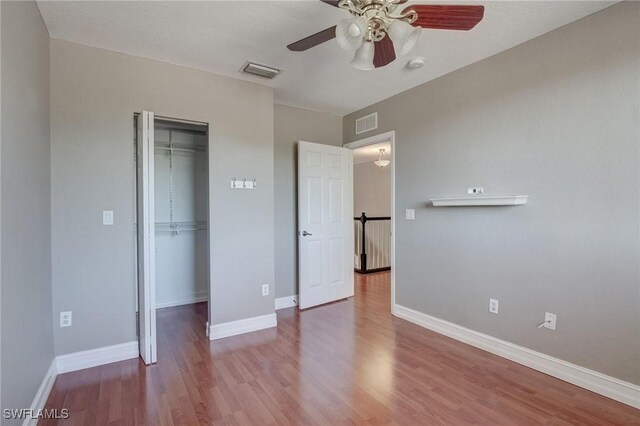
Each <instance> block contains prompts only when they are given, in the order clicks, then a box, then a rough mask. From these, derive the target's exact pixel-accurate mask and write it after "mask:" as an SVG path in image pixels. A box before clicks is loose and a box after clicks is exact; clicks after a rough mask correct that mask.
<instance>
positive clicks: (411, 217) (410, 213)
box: [405, 209, 416, 220]
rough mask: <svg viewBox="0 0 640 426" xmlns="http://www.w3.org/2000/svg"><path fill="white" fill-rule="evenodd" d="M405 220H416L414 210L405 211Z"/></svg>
mask: <svg viewBox="0 0 640 426" xmlns="http://www.w3.org/2000/svg"><path fill="white" fill-rule="evenodd" d="M405 219H406V220H416V211H415V209H406V210H405Z"/></svg>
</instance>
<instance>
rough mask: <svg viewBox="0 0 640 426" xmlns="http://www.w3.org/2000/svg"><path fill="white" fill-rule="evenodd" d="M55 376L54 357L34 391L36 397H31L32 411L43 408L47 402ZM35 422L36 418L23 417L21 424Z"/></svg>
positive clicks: (27, 425)
mask: <svg viewBox="0 0 640 426" xmlns="http://www.w3.org/2000/svg"><path fill="white" fill-rule="evenodd" d="M56 376H57V370H56V360H55V359H54V360H53V361H51V365H49V369H48V370H47V372H46V373H45V375H44V379H42V383H41V384H40V388H39V389H38V392H37V393H36V397H35V398H33V403H32V404H31V407H30V408H31V410H33V411H32V412H33V413H37V412H38V411H40V410H42V409H43V408H44V405H45V404H46V403H47V399H48V398H49V393H51V388H53V383H54V382H55V381H56ZM37 424H38V418H26V419H24V422H22V425H23V426H32V425H33V426H35V425H37Z"/></svg>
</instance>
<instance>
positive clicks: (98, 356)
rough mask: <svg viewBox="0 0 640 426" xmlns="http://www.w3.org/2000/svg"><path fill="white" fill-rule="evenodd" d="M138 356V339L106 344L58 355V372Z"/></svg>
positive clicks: (81, 368) (66, 371)
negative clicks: (117, 343) (111, 344)
mask: <svg viewBox="0 0 640 426" xmlns="http://www.w3.org/2000/svg"><path fill="white" fill-rule="evenodd" d="M137 357H138V341H133V342H127V343H121V344H119V345H113V346H104V347H102V348H96V349H90V350H88V351H81V352H74V353H70V354H66V355H60V356H58V357H56V366H57V371H58V374H62V373H68V372H70V371H77V370H83V369H85V368H91V367H97V366H98V365H104V364H111V363H112V362H118V361H124V360H126V359H132V358H137Z"/></svg>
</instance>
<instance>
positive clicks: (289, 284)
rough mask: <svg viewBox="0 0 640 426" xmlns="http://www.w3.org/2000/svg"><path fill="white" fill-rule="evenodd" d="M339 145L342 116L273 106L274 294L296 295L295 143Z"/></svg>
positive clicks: (279, 295)
mask: <svg viewBox="0 0 640 426" xmlns="http://www.w3.org/2000/svg"><path fill="white" fill-rule="evenodd" d="M301 140H302V141H307V142H316V143H322V144H327V145H336V146H340V145H342V118H341V117H338V116H335V115H330V114H323V113H318V112H313V111H308V110H304V109H300V108H293V107H288V106H284V105H275V106H274V157H275V158H274V160H275V209H276V214H275V217H276V223H275V230H276V242H275V260H276V265H275V271H276V272H275V275H276V291H275V293H276V297H286V296H292V295H294V294H298V275H297V268H298V266H297V265H298V263H297V259H298V237H297V232H298V231H297V215H298V213H297V212H298V210H297V209H298V204H297V194H298V192H297V191H298V189H297V185H296V182H297V177H298V172H297V153H298V151H297V145H298V144H297V142H298V141H301Z"/></svg>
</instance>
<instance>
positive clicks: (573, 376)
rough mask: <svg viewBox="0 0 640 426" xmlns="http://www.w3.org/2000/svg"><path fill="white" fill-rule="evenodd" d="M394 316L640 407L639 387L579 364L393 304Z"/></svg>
mask: <svg viewBox="0 0 640 426" xmlns="http://www.w3.org/2000/svg"><path fill="white" fill-rule="evenodd" d="M394 314H395V315H396V316H397V317H399V318H402V319H404V320H407V321H409V322H412V323H414V324H417V325H419V326H421V327H424V328H428V329H429V330H432V331H435V332H436V333H440V334H444V335H445V336H449V337H451V338H453V339H456V340H459V341H461V342H464V343H467V344H469V345H471V346H475V347H477V348H480V349H482V350H485V351H487V352H491V353H492V354H495V355H498V356H501V357H503V358H507V359H509V360H511V361H514V362H517V363H518V364H522V365H525V366H527V367H529V368H533V369H534V370H538V371H541V372H543V373H545V374H548V375H550V376H553V377H556V378H558V379H561V380H564V381H566V382H569V383H572V384H574V385H576V386H580V387H582V388H585V389H588V390H590V391H592V392H595V393H598V394H600V395H604V396H606V397H608V398H611V399H615V400H616V401H619V402H622V403H624V404H628V405H631V406H632V407H636V408H640V386H638V385H634V384H632V383H628V382H625V381H622V380H620V379H616V378H614V377H610V376H607V375H605V374H602V373H598V372H597V371H593V370H589V369H588V368H584V367H580V366H579V365H575V364H571V363H570V362H567V361H563V360H561V359H558V358H554V357H552V356H549V355H545V354H543V353H540V352H536V351H534V350H531V349H528V348H525V347H523V346H518V345H515V344H513V343H509V342H506V341H504V340H500V339H497V338H495V337H492V336H489V335H487V334H483V333H480V332H477V331H474V330H471V329H468V328H466V327H462V326H460V325H457V324H454V323H451V322H448V321H445V320H441V319H439V318H436V317H432V316H430V315H427V314H423V313H422V312H418V311H415V310H413V309H410V308H407V307H404V306H401V305H397V304H396V305H395V310H394Z"/></svg>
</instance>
